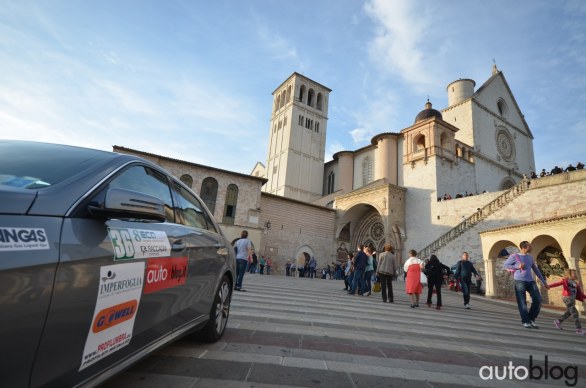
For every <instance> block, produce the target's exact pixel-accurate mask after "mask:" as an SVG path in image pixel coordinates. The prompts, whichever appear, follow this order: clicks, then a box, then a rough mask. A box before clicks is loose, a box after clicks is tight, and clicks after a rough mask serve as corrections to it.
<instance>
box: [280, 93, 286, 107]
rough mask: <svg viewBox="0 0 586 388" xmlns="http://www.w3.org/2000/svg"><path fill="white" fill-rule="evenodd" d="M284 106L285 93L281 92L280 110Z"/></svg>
mask: <svg viewBox="0 0 586 388" xmlns="http://www.w3.org/2000/svg"><path fill="white" fill-rule="evenodd" d="M285 104H287V92H286V91H284V90H283V93H281V108H282V107H284V106H285Z"/></svg>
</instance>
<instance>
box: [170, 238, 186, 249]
mask: <svg viewBox="0 0 586 388" xmlns="http://www.w3.org/2000/svg"><path fill="white" fill-rule="evenodd" d="M184 249H185V243H184V242H183V241H182V240H177V241H175V242H174V243H173V247H172V248H171V250H172V251H173V252H180V251H182V250H184Z"/></svg>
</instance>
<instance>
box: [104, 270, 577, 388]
mask: <svg viewBox="0 0 586 388" xmlns="http://www.w3.org/2000/svg"><path fill="white" fill-rule="evenodd" d="M244 286H245V288H246V290H247V292H235V295H234V298H233V301H232V309H231V313H230V320H229V324H228V328H227V329H226V333H225V335H224V337H223V338H222V341H221V342H218V343H216V344H211V345H210V344H201V343H197V342H194V341H192V340H190V339H182V340H180V341H178V342H176V343H174V344H173V345H171V346H168V347H167V348H164V349H162V350H161V351H159V352H158V353H157V354H155V355H153V356H151V357H149V358H147V359H146V360H144V361H143V362H142V363H140V364H138V365H137V366H135V367H134V368H132V369H130V370H128V371H127V372H125V373H124V374H122V375H120V376H118V377H117V378H116V379H114V380H113V381H111V382H109V383H108V384H106V387H109V388H130V387H174V388H183V387H228V388H230V387H260V388H262V387H287V386H297V387H299V386H301V387H327V388H338V387H368V388H375V387H458V386H461V387H469V386H485V387H507V386H515V387H521V386H522V387H528V386H539V387H549V386H578V387H580V386H581V387H586V336H578V335H576V334H574V331H575V330H574V328H573V322H571V321H570V322H567V323H565V325H564V326H565V327H566V330H563V331H560V330H557V329H555V328H554V327H553V323H552V321H553V319H554V317H555V316H557V315H559V312H552V311H542V313H541V315H540V316H539V319H538V322H537V323H538V324H539V325H540V329H525V328H523V327H522V326H521V324H520V321H519V314H518V311H517V308H516V305H513V304H511V303H502V302H495V301H490V300H486V299H484V298H483V297H477V296H476V295H473V299H472V301H471V307H472V309H470V310H465V309H464V308H463V306H462V303H463V302H462V298H461V294H456V293H454V292H451V291H444V292H443V296H444V302H443V303H444V307H443V309H442V310H441V311H438V310H436V309H435V308H428V307H427V306H426V305H425V303H422V304H420V307H419V308H417V309H412V308H410V307H409V302H408V299H407V295H405V294H404V291H403V290H404V283H403V282H401V281H399V282H396V283H395V303H394V304H389V303H383V302H382V300H381V297H380V294H373V295H372V296H370V297H361V296H352V295H348V294H347V293H346V292H345V291H343V290H342V289H343V287H344V285H343V282H342V281H336V280H322V279H317V280H316V279H314V280H311V279H299V278H287V277H282V276H263V275H246V277H245V279H244ZM426 292H427V290H424V295H426ZM423 302H425V300H423ZM584 323H585V326H586V319H584ZM546 357H547V362H548V363H547V368H546V367H545V365H544V361H545V359H546ZM530 359H532V360H533V361H532V364H530ZM530 366H532V367H533V369H532V370H530ZM503 368H506V369H503ZM481 371H482V373H483V377H485V378H486V379H483V378H481V377H480V375H479V372H481ZM491 371H492V373H493V379H492V380H490V379H488V378H489V377H490V373H491ZM545 371H547V373H546V372H545ZM576 371H577V373H576ZM504 373H506V375H503V374H504ZM527 374H529V376H527ZM540 374H541V376H540V378H539V379H531V378H530V377H531V376H534V377H538V376H539V375H540ZM511 375H512V379H511V378H509V377H510V376H511ZM497 377H500V379H497ZM503 377H504V378H503ZM515 377H517V379H516V378H515Z"/></svg>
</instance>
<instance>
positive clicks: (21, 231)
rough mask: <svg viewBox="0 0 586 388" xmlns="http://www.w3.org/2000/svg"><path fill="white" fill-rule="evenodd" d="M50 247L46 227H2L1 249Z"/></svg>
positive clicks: (0, 228)
mask: <svg viewBox="0 0 586 388" xmlns="http://www.w3.org/2000/svg"><path fill="white" fill-rule="evenodd" d="M40 249H50V247H49V240H48V239H47V233H46V232H45V229H41V228H10V227H0V251H28V250H31V251H32V250H40Z"/></svg>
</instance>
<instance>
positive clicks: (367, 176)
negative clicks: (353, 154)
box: [362, 157, 372, 186]
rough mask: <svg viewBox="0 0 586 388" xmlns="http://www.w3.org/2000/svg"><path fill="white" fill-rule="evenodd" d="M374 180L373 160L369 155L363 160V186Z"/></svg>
mask: <svg viewBox="0 0 586 388" xmlns="http://www.w3.org/2000/svg"><path fill="white" fill-rule="evenodd" d="M370 182H372V161H371V160H370V158H369V157H366V158H364V160H363V161H362V186H366V185H367V184H369V183H370Z"/></svg>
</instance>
